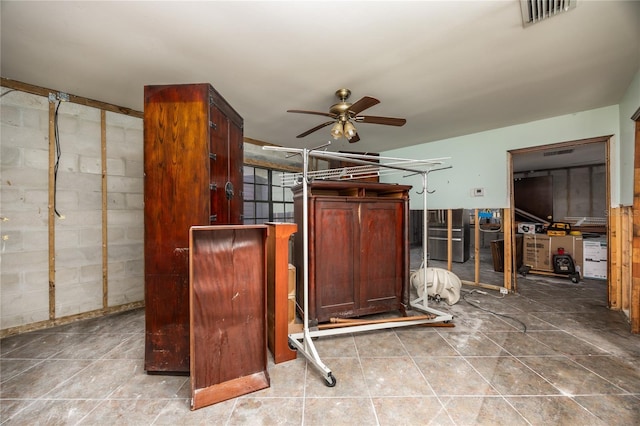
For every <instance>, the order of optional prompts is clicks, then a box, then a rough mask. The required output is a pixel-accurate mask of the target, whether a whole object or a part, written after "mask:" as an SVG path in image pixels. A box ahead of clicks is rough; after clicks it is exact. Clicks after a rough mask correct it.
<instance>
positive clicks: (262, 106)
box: [1, 0, 640, 152]
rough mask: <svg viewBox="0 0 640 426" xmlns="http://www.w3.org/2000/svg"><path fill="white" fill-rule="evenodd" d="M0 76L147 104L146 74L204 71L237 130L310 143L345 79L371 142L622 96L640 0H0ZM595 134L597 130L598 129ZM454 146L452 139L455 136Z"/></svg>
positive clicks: (174, 76)
mask: <svg viewBox="0 0 640 426" xmlns="http://www.w3.org/2000/svg"><path fill="white" fill-rule="evenodd" d="M1 15H2V16H1V74H2V76H3V77H5V78H10V79H15V80H19V81H22V82H25V83H29V84H34V85H38V86H43V87H46V88H50V89H52V90H57V91H62V92H67V93H71V94H74V95H78V96H83V97H87V98H90V99H96V100H100V101H104V102H108V103H112V104H115V105H119V106H124V107H129V108H133V109H136V110H140V111H142V110H143V87H144V86H145V85H150V84H173V83H200V82H209V83H211V84H212V85H213V86H214V87H215V88H216V89H217V90H218V91H219V92H220V93H221V94H222V95H223V96H224V97H225V98H226V99H227V100H228V101H229V102H230V103H231V104H232V105H233V106H234V108H235V109H236V110H237V111H238V112H239V113H240V114H241V115H242V116H243V118H244V120H245V131H244V134H245V137H248V138H253V139H258V140H262V141H265V142H270V143H275V144H279V145H284V146H295V147H308V148H311V147H314V146H317V145H319V144H322V143H324V142H326V141H327V140H329V127H327V128H324V129H322V130H320V131H318V132H315V133H313V134H312V135H310V136H307V137H306V138H304V139H296V137H295V136H296V135H298V134H299V133H302V132H303V131H305V130H307V129H309V128H311V127H314V126H316V125H317V124H320V123H322V122H324V121H325V118H324V117H321V116H313V115H302V114H291V113H287V112H286V110H287V109H306V110H319V111H327V110H328V109H329V106H330V105H331V104H333V103H334V102H335V101H336V98H335V97H334V92H335V91H336V90H337V89H339V88H342V87H345V88H349V89H351V91H352V98H351V101H355V100H357V99H359V98H360V97H362V96H364V95H369V96H373V97H376V98H378V99H380V100H381V103H380V104H379V105H376V106H374V107H372V108H370V109H368V110H366V111H365V114H367V113H368V114H371V115H378V116H391V117H404V118H406V119H407V124H406V125H405V126H404V127H390V126H380V125H375V124H359V125H358V126H357V127H358V132H359V135H360V137H361V141H360V142H358V143H357V144H355V145H350V144H348V143H346V141H345V140H344V139H341V140H339V141H337V142H334V145H333V149H336V150H337V149H348V150H358V151H369V152H372V151H373V152H379V151H384V150H387V149H390V148H394V147H402V146H410V145H414V144H420V143H424V142H429V141H434V140H439V139H444V138H449V137H454V136H459V135H464V134H469V133H475V132H479V131H483V130H489V129H494V128H499V127H504V126H509V125H514V124H519V123H524V122H529V121H534V120H538V119H543V118H547V117H553V116H558V115H562V114H568V113H574V112H579V111H583V110H589V109H593V108H598V107H603V106H608V105H614V104H617V103H619V102H620V100H621V98H622V96H623V95H624V93H625V91H626V90H627V89H628V86H629V84H630V83H631V81H632V79H633V77H634V75H635V73H636V72H637V71H638V69H640V2H637V1H592V0H580V1H579V3H578V7H577V8H575V9H574V10H572V11H570V12H568V13H566V14H563V15H558V16H555V17H553V18H551V19H548V20H544V21H542V22H541V23H539V24H536V25H533V26H531V27H528V28H523V25H522V18H521V10H520V3H519V1H518V0H508V1H507V0H503V1H497V0H496V1H467V2H462V1H412V2H396V1H389V2H346V1H322V2H309V1H298V2H271V1H266V2H242V1H240V2H239V1H235V2H222V1H207V2H204V1H201V2H169V1H144V2H119V1H109V2H96V1H77V2H31V1H28V2H27V1H5V0H3V1H2V2H1ZM594 136H600V135H594ZM452 149H455V148H454V147H452Z"/></svg>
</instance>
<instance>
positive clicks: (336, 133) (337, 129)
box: [331, 121, 344, 139]
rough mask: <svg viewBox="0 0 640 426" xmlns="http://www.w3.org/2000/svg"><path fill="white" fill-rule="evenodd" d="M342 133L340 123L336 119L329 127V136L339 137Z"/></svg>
mask: <svg viewBox="0 0 640 426" xmlns="http://www.w3.org/2000/svg"><path fill="white" fill-rule="evenodd" d="M343 135H344V129H343V127H342V123H341V122H340V121H338V122H337V123H336V124H334V125H333V127H331V136H333V138H334V139H340V138H341V137H342V136H343Z"/></svg>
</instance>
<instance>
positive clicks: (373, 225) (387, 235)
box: [360, 202, 403, 308]
mask: <svg viewBox="0 0 640 426" xmlns="http://www.w3.org/2000/svg"><path fill="white" fill-rule="evenodd" d="M402 207H403V206H402V204H401V203H394V202H390V203H363V204H362V223H361V229H362V232H361V237H360V241H361V242H360V247H361V251H360V253H361V256H362V257H363V258H366V259H367V262H366V264H364V265H365V267H363V268H362V269H361V271H360V273H361V276H362V281H363V283H365V285H363V286H362V290H361V299H360V304H361V308H362V307H365V306H371V305H375V304H386V303H389V302H391V303H395V301H396V300H397V299H398V297H400V295H401V290H402V267H403V262H402V259H403V252H402V251H403V235H402V229H401V228H400V229H398V227H395V226H389V224H391V223H398V222H399V221H400V222H401V221H402ZM389 283H394V284H393V285H389Z"/></svg>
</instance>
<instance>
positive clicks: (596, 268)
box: [582, 238, 607, 280]
mask: <svg viewBox="0 0 640 426" xmlns="http://www.w3.org/2000/svg"><path fill="white" fill-rule="evenodd" d="M582 246H583V252H584V253H583V254H584V274H583V275H584V277H585V278H597V279H605V280H606V279H607V240H606V239H605V238H593V239H592V238H589V239H586V240H584V242H583V243H582Z"/></svg>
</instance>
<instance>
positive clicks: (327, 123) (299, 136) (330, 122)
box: [296, 121, 335, 138]
mask: <svg viewBox="0 0 640 426" xmlns="http://www.w3.org/2000/svg"><path fill="white" fill-rule="evenodd" d="M333 123H335V121H327V122H326V123H322V124H319V125H317V126H316V127H314V128H313V129H309V130H307V131H306V132H304V133H300V134H299V135H298V136H296V138H304V137H305V136H307V135H310V134H311V133H313V132H315V131H317V130H320V129H322V128H323V127H327V126H328V125H330V124H333Z"/></svg>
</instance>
